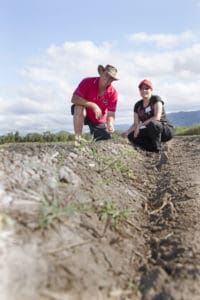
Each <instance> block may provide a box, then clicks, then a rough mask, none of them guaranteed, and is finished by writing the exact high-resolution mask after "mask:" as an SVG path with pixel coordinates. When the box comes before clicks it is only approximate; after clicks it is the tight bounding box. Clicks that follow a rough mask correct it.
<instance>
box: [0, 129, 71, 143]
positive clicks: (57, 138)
mask: <svg viewBox="0 0 200 300" xmlns="http://www.w3.org/2000/svg"><path fill="white" fill-rule="evenodd" d="M73 139H74V134H71V133H68V132H60V133H56V134H54V133H51V132H50V131H46V132H44V133H28V134H26V135H25V136H21V135H20V134H19V132H18V131H16V132H15V133H13V132H10V133H8V134H6V135H1V136H0V144H6V143H27V142H32V143H33V142H38V143H46V142H68V141H72V140H73Z"/></svg>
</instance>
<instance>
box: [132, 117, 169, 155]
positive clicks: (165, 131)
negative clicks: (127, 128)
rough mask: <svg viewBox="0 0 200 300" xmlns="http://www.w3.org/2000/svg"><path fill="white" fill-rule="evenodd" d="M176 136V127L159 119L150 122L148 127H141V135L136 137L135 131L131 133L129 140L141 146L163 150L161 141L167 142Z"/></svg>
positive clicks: (151, 149) (146, 148) (156, 150)
mask: <svg viewBox="0 0 200 300" xmlns="http://www.w3.org/2000/svg"><path fill="white" fill-rule="evenodd" d="M173 136H174V128H173V127H172V126H169V125H168V124H167V123H161V122H158V121H152V122H150V123H149V124H148V125H147V126H146V128H143V129H140V132H139V135H138V136H137V137H136V138H134V132H131V133H129V135H128V139H129V141H130V142H131V143H132V144H134V145H136V146H139V147H140V148H142V149H144V150H147V151H151V152H159V151H160V150H161V142H167V141H169V140H171V139H172V138H173Z"/></svg>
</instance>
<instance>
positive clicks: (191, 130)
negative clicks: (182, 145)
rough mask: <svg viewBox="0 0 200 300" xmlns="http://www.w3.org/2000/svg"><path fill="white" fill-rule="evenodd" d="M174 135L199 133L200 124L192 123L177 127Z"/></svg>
mask: <svg viewBox="0 0 200 300" xmlns="http://www.w3.org/2000/svg"><path fill="white" fill-rule="evenodd" d="M176 135H183V136H185V135H200V125H193V126H190V127H177V128H176Z"/></svg>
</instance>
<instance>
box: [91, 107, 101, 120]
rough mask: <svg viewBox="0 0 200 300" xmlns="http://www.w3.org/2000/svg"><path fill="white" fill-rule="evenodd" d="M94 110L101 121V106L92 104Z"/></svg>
mask: <svg viewBox="0 0 200 300" xmlns="http://www.w3.org/2000/svg"><path fill="white" fill-rule="evenodd" d="M92 109H93V111H94V113H95V118H96V119H97V120H99V119H101V117H102V111H101V109H100V108H99V106H98V105H97V104H95V103H92Z"/></svg>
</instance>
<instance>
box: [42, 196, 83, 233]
mask: <svg viewBox="0 0 200 300" xmlns="http://www.w3.org/2000/svg"><path fill="white" fill-rule="evenodd" d="M83 210H84V208H83V205H81V204H80V203H67V204H64V205H62V204H60V201H59V199H58V196H57V195H54V197H53V200H49V199H48V198H47V196H46V195H44V199H43V201H42V202H41V206H40V208H39V213H38V225H39V227H41V228H44V227H47V226H48V225H50V224H51V223H52V222H54V221H55V220H61V219H63V218H64V217H65V218H66V217H68V218H70V217H73V216H75V215H76V214H77V213H80V212H82V211H83Z"/></svg>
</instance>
